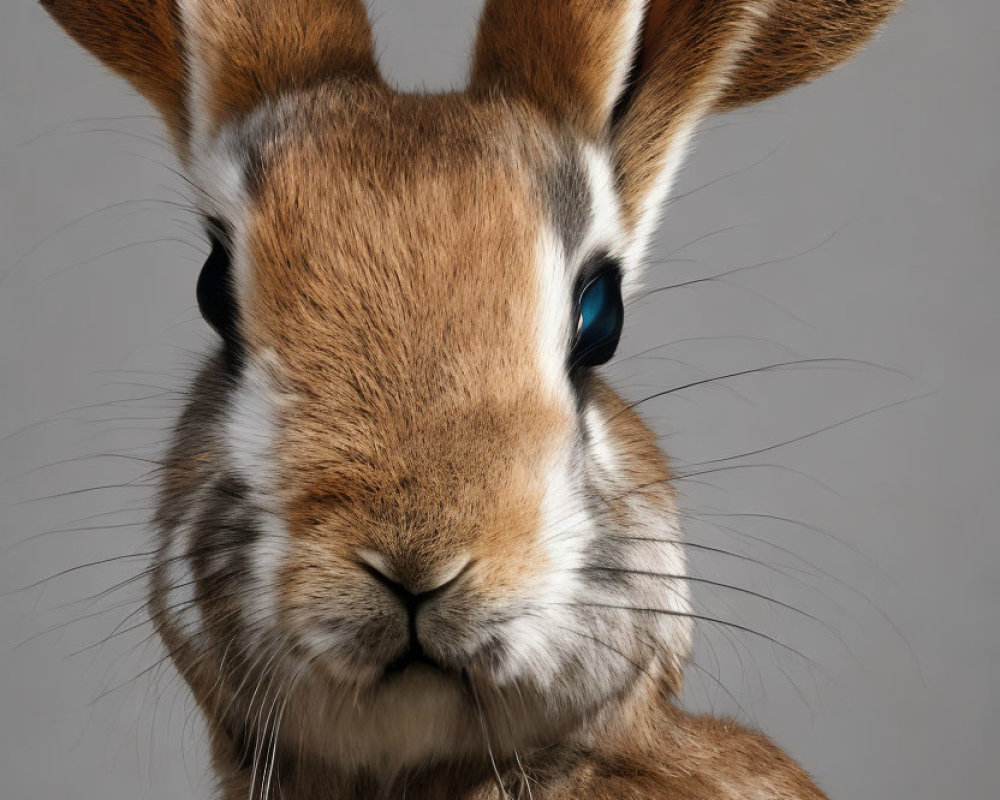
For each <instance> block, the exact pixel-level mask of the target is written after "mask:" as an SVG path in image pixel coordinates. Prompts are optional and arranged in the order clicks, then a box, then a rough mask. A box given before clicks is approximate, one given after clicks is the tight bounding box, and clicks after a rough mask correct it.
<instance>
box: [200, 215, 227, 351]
mask: <svg viewBox="0 0 1000 800" xmlns="http://www.w3.org/2000/svg"><path fill="white" fill-rule="evenodd" d="M209 238H210V239H211V243H212V252H211V253H210V254H209V256H208V260H207V261H205V266H204V267H202V270H201V275H199V276H198V310H199V311H201V315H202V317H204V319H205V322H207V323H208V324H209V325H211V326H212V327H213V328H214V329H215V332H216V333H218V334H219V336H221V337H222V339H223V341H225V342H226V344H227V346H234V345H235V342H236V302H235V292H234V287H233V278H232V264H231V263H230V259H229V249H228V247H227V246H226V244H225V235H224V234H223V233H222V232H221V229H220V228H219V227H218V226H215V225H213V226H211V229H210V231H209Z"/></svg>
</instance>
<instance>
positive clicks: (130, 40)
mask: <svg viewBox="0 0 1000 800" xmlns="http://www.w3.org/2000/svg"><path fill="white" fill-rule="evenodd" d="M41 3H42V6H44V8H45V10H46V11H48V12H49V14H51V15H52V16H53V18H55V20H56V22H58V23H59V24H60V25H62V27H63V28H64V29H65V30H66V32H67V33H68V34H69V35H70V36H72V37H73V38H74V39H76V40H77V41H78V42H79V43H80V44H82V45H83V46H84V47H86V48H87V49H88V50H89V51H90V52H91V53H93V54H94V55H95V56H97V57H98V58H99V59H100V60H101V61H102V62H104V63H105V64H106V65H107V66H108V67H110V68H111V69H113V70H114V71H115V72H117V73H119V74H120V75H122V76H124V77H125V78H127V79H128V80H129V81H130V82H131V83H132V84H133V85H134V86H135V88H136V89H138V90H139V91H140V92H142V94H144V95H145V96H146V97H147V98H148V99H149V100H150V102H152V103H153V105H154V106H156V109H157V110H158V111H159V112H160V113H161V114H162V115H163V118H164V119H165V120H166V122H167V126H168V127H169V129H170V132H171V134H172V136H173V137H174V141H175V142H176V143H177V144H178V145H182V143H183V142H184V141H185V140H186V137H187V124H188V121H187V108H186V105H185V102H186V100H185V93H186V91H187V70H186V67H185V64H184V44H183V42H182V39H181V31H180V21H179V19H178V15H177V8H176V6H175V4H174V0H117V1H116V2H93V1H92V0H41Z"/></svg>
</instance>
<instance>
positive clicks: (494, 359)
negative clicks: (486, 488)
mask: <svg viewBox="0 0 1000 800" xmlns="http://www.w3.org/2000/svg"><path fill="white" fill-rule="evenodd" d="M229 141H230V142H231V144H232V145H238V144H239V143H240V142H241V141H242V144H241V145H239V146H241V147H243V148H244V151H245V153H250V155H249V156H246V157H245V158H244V161H245V163H246V165H247V187H246V192H245V194H246V196H247V198H248V200H247V203H248V205H247V208H246V210H245V212H244V214H245V218H244V220H243V221H242V222H241V223H240V224H239V225H237V226H236V227H237V228H238V229H239V230H241V231H242V237H243V241H242V242H241V243H240V246H239V251H240V253H241V259H242V260H243V261H244V262H245V263H243V264H241V265H239V267H238V269H239V271H241V272H242V273H243V275H244V277H243V278H242V279H241V290H240V293H241V297H240V305H241V313H242V316H243V331H242V333H243V338H244V339H245V340H246V345H247V349H248V351H249V352H250V353H251V354H253V353H264V352H267V353H273V354H274V356H275V359H274V363H275V364H276V365H278V372H279V373H280V374H279V375H278V379H279V380H280V381H281V382H282V383H283V384H284V386H283V388H285V389H286V390H288V394H289V396H291V397H293V398H298V399H297V400H294V401H293V402H292V403H291V406H292V410H291V411H289V414H290V416H291V417H294V420H292V421H289V423H288V427H289V429H290V430H289V433H288V435H287V437H286V439H285V442H284V443H283V448H284V449H285V450H286V451H287V452H288V453H292V452H294V453H295V454H294V455H293V456H289V458H290V461H291V462H293V463H291V465H290V467H289V468H290V469H291V470H292V471H293V472H297V471H298V470H297V467H296V465H302V464H309V465H311V467H312V468H313V472H312V474H313V475H314V478H316V479H314V480H307V481H304V482H303V483H304V484H306V485H307V486H308V485H316V484H317V483H319V482H320V480H318V479H319V475H318V474H317V473H316V472H315V467H316V465H317V463H320V462H321V463H322V464H323V465H324V468H325V469H326V468H328V469H329V470H333V471H338V474H337V475H336V480H333V478H334V476H333V475H332V474H331V473H330V472H327V473H326V474H325V475H324V476H323V479H322V481H321V482H322V483H323V484H325V485H336V486H340V487H342V488H343V487H345V486H349V485H351V484H352V483H353V484H354V485H356V486H358V487H362V485H363V484H369V485H368V488H371V487H370V481H372V480H375V479H374V478H373V477H372V473H373V471H372V470H368V471H365V474H364V475H362V474H361V472H357V471H354V472H353V474H352V475H350V476H348V475H346V474H345V473H344V470H345V469H346V467H345V466H344V465H357V464H358V463H371V462H372V459H373V458H375V455H373V454H374V453H376V452H377V453H379V454H384V453H385V452H386V449H387V448H389V449H391V450H392V451H393V452H395V453H396V454H397V455H399V454H401V453H403V452H404V451H406V450H407V449H412V450H413V457H414V459H417V460H420V461H422V462H428V461H432V460H434V459H438V460H443V461H445V462H447V460H449V459H450V460H451V462H452V463H457V461H461V462H462V463H463V464H464V468H465V469H466V471H467V472H475V473H477V474H478V475H479V477H481V478H482V479H483V481H485V480H486V475H487V473H488V472H489V471H490V470H491V469H492V470H494V471H502V469H503V467H504V465H505V464H506V465H513V464H514V463H520V464H522V465H524V464H530V465H531V469H532V470H534V469H536V468H537V469H543V468H544V463H543V462H544V461H545V460H546V458H547V457H548V452H549V450H550V449H551V448H550V446H548V445H545V446H543V445H542V443H543V442H549V443H550V444H551V443H552V441H553V437H554V438H555V439H557V440H562V441H564V442H565V441H567V440H568V438H569V437H570V435H571V428H572V425H573V424H575V423H574V422H573V415H574V413H575V410H574V408H573V407H572V405H571V403H568V402H567V396H568V395H567V394H565V393H564V394H563V395H562V396H560V397H558V398H553V397H550V396H548V394H547V392H548V390H547V387H546V384H545V382H544V381H542V380H540V379H539V374H538V373H539V369H540V366H539V360H538V358H537V350H538V347H539V341H540V337H542V336H543V333H542V331H541V330H540V323H539V322H538V320H539V318H540V316H541V312H540V308H541V303H542V301H543V299H544V298H543V297H542V296H541V290H540V286H539V270H540V269H542V268H543V266H544V267H545V268H546V269H551V270H552V271H553V272H556V273H559V274H556V275H555V279H556V281H555V282H556V283H557V284H558V287H559V288H558V290H559V291H560V292H562V293H563V294H564V295H565V298H564V299H565V302H564V303H563V305H565V309H564V313H562V314H561V315H559V319H560V320H561V319H562V318H563V317H564V318H565V336H564V337H563V336H559V331H556V336H555V337H552V338H553V339H554V341H552V342H546V343H545V345H544V346H548V347H551V348H552V349H553V351H555V353H556V355H557V356H558V357H560V358H562V359H563V360H564V358H565V357H564V356H560V355H559V353H558V351H559V348H560V347H562V346H565V347H567V348H568V346H569V344H570V338H571V330H570V323H571V317H572V306H571V287H572V284H573V280H574V277H575V267H576V264H575V263H574V262H575V260H576V259H577V258H578V256H579V254H580V253H581V252H582V248H589V247H592V246H595V242H597V241H599V240H600V237H599V236H596V235H594V234H592V232H591V231H590V227H591V222H590V220H591V217H592V215H593V210H592V200H593V198H592V197H591V188H590V187H591V184H593V183H594V181H593V179H592V178H591V176H590V174H589V172H588V166H587V159H586V158H585V157H584V156H582V155H580V150H579V148H578V146H577V145H575V144H574V143H573V142H572V141H571V140H568V139H566V140H563V139H562V138H561V137H560V136H559V135H558V134H557V133H554V132H551V129H549V128H547V127H546V126H544V125H541V124H539V120H538V119H537V117H536V114H535V112H533V111H531V110H530V108H528V107H527V106H519V105H516V104H515V105H511V104H508V103H505V102H496V103H493V102H479V101H471V100H469V99H468V98H465V97H463V96H460V95H448V96H442V97H430V98H417V97H411V96H406V95H398V94H394V93H390V92H388V91H383V90H381V89H378V88H373V87H371V86H363V85H357V84H349V83H348V84H344V85H340V86H333V87H325V88H323V89H321V90H316V91H313V92H311V93H309V95H308V96H300V97H298V98H296V101H295V102H294V103H290V102H289V103H285V104H282V105H277V106H273V107H270V108H264V109H262V110H261V112H260V113H259V114H258V115H257V116H256V117H255V118H254V119H252V120H251V122H250V123H249V124H248V125H247V126H244V127H243V128H242V129H240V130H236V131H234V132H233V133H232V135H231V136H229ZM574 204H575V205H576V206H577V207H574ZM557 205H558V210H557V209H556V206H557ZM574 226H577V227H578V228H579V232H577V233H571V232H569V231H568V230H567V232H566V233H565V236H564V234H563V233H562V232H559V229H560V228H566V229H569V228H573V227H574ZM543 240H558V241H560V242H563V244H562V245H561V247H560V253H561V254H562V255H563V256H564V258H560V259H559V260H558V262H557V263H553V264H549V263H546V264H545V265H542V264H540V262H539V255H538V254H539V249H540V242H542V241H543ZM564 240H565V242H564ZM568 243H572V246H570V244H568ZM571 250H573V251H574V252H572V253H570V252H569V251H571ZM557 327H558V325H557ZM567 380H568V379H567ZM435 415H437V416H435ZM460 415H472V416H473V417H475V416H476V415H479V416H478V419H475V420H473V421H471V422H469V427H468V428H467V429H466V430H465V431H464V432H462V433H459V432H458V429H459V426H458V425H457V423H456V418H457V417H458V416H460ZM449 430H450V434H449V435H447V436H445V434H446V433H447V432H448V431H449ZM473 433H474V434H475V436H476V440H475V441H463V440H462V436H464V435H466V434H468V435H469V436H472V435H473ZM438 434H440V438H439V436H438ZM420 437H423V438H420ZM501 439H502V441H501ZM435 441H438V442H451V444H452V445H454V448H455V449H454V450H453V451H452V452H444V451H443V450H442V448H444V449H445V450H447V449H448V447H446V446H445V445H444V444H441V445H440V446H437V445H434V444H432V442H435ZM317 443H320V444H317ZM345 448H348V449H350V450H351V452H350V453H347V452H346V451H345ZM463 448H464V449H465V452H464V453H460V452H459V451H461V450H462V449H463ZM473 451H475V453H477V454H479V455H474V454H473ZM487 453H489V456H488V457H487V455H486V454H487ZM477 459H478V460H477ZM397 461H399V459H397ZM414 468H416V467H415V466H414V465H413V464H412V463H411V464H409V465H407V466H405V467H404V466H400V467H399V469H398V470H393V469H389V468H387V466H386V461H385V460H383V461H382V462H381V463H380V471H381V472H382V473H383V474H384V475H388V474H392V473H393V472H394V471H395V472H399V473H402V472H403V471H406V470H410V469H414ZM436 472H438V473H439V474H440V473H441V470H440V469H437V470H436ZM533 477H534V478H536V479H537V477H538V476H537V473H534V472H533ZM524 478H525V481H526V483H527V481H528V476H527V475H525V476H524ZM387 479H388V478H387ZM512 479H513V478H512ZM289 483H293V481H291V480H290V481H289ZM307 486H306V487H305V488H304V489H303V490H304V491H307V492H308V491H310V490H309V489H308V488H307Z"/></svg>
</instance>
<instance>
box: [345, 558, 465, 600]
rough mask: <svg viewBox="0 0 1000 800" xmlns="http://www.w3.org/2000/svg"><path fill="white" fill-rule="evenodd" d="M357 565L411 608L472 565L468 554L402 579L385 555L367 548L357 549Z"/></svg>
mask: <svg viewBox="0 0 1000 800" xmlns="http://www.w3.org/2000/svg"><path fill="white" fill-rule="evenodd" d="M358 558H359V559H360V561H361V568H362V569H363V570H364V571H365V572H367V573H368V574H369V575H371V576H372V578H374V579H375V580H376V581H378V582H379V583H381V584H382V585H383V586H385V587H386V588H387V589H389V590H390V591H391V592H392V593H393V594H395V595H396V596H397V597H399V598H400V599H401V600H402V601H403V603H404V605H406V607H407V608H408V609H410V610H411V612H412V611H415V610H416V607H417V606H418V605H420V603H421V602H422V601H424V600H427V599H430V598H431V597H435V596H437V595H439V594H441V593H443V592H445V591H447V590H448V589H449V588H450V587H451V586H453V585H454V584H455V583H456V582H457V581H458V580H459V579H460V578H461V577H462V576H463V575H465V573H466V572H468V570H469V569H470V567H471V566H472V560H471V559H470V558H469V557H468V556H462V557H460V558H457V559H454V560H453V561H451V562H450V563H449V564H448V565H447V566H446V567H445V568H444V569H441V570H437V571H434V572H430V571H428V572H426V573H424V574H418V575H417V577H415V578H413V579H409V580H407V579H404V578H402V577H400V575H399V573H398V572H397V571H396V570H394V569H393V568H392V566H391V565H390V564H389V562H388V561H387V559H386V558H385V557H384V556H382V555H381V554H379V553H375V552H372V551H370V550H362V551H359V552H358Z"/></svg>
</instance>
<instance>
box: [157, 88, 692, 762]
mask: <svg viewBox="0 0 1000 800" xmlns="http://www.w3.org/2000/svg"><path fill="white" fill-rule="evenodd" d="M348 108H349V109H350V117H349V118H347V117H346V116H344V114H346V111H347V109H348ZM359 108H362V109H364V110H365V113H360V114H359V111H358V109H359ZM342 109H343V112H342ZM539 131H547V132H546V133H545V135H544V136H543V135H540V134H539ZM498 132H500V135H499V136H498ZM220 141H224V142H230V143H238V145H239V150H238V152H239V153H247V152H251V153H254V154H255V157H254V158H253V159H252V160H251V159H245V158H244V159H243V160H242V161H235V159H234V160H233V162H232V163H231V164H229V165H228V166H227V168H226V170H225V171H226V174H229V175H231V176H233V175H239V178H240V182H239V184H238V191H234V192H232V195H231V197H230V198H228V199H225V200H224V202H223V203H220V204H219V205H217V206H216V207H215V208H214V209H213V211H212V215H213V216H214V217H216V218H218V219H220V220H221V223H222V224H223V225H224V226H225V228H226V229H228V230H229V231H231V232H232V233H231V234H230V237H229V239H230V241H229V244H228V249H229V259H230V261H231V271H232V291H233V294H234V298H233V303H232V305H233V306H234V307H235V309H236V314H237V317H238V322H237V323H236V324H235V326H234V328H235V330H236V331H237V332H236V334H235V337H236V340H232V341H230V342H229V347H230V348H233V349H234V350H235V351H237V352H238V355H236V356H235V357H230V358H229V359H228V360H227V359H226V358H225V357H224V356H220V358H219V360H218V361H216V362H213V364H211V365H210V366H209V367H207V368H206V372H205V374H204V375H203V376H202V378H201V380H200V382H199V384H198V386H197V387H196V389H195V391H194V392H193V395H192V399H191V405H190V408H189V410H188V413H187V414H186V416H185V418H184V420H183V421H182V423H181V425H180V428H179V430H178V441H177V445H176V447H175V450H174V455H173V457H172V460H171V466H170V469H169V474H170V478H169V479H168V481H167V487H168V488H167V490H166V491H165V492H164V495H163V499H162V504H161V505H162V511H161V522H162V527H163V531H164V533H163V538H162V547H161V556H160V559H159V568H158V570H157V574H156V581H155V593H154V610H155V611H156V612H157V618H158V620H159V623H160V625H161V627H162V628H163V631H164V636H165V638H166V639H167V641H168V642H169V643H170V644H171V647H172V649H176V650H178V651H179V652H182V653H184V654H185V655H186V656H187V657H181V658H180V659H179V662H180V663H181V664H182V668H186V671H187V673H188V677H189V680H190V681H191V682H192V684H193V685H194V686H195V687H196V691H198V687H201V692H200V693H199V694H200V699H201V700H202V702H207V703H210V704H213V703H216V702H219V700H218V698H225V697H229V699H228V700H226V702H227V703H229V704H230V706H231V708H232V712H233V713H235V715H236V716H237V717H239V718H246V717H248V716H250V715H249V714H248V713H247V708H249V707H252V706H254V705H255V704H256V703H264V704H265V708H266V704H268V703H274V702H276V696H277V695H278V694H280V695H281V700H282V701H284V699H286V697H295V696H296V689H295V688H293V687H299V691H300V692H302V693H303V695H302V696H303V697H305V696H306V695H307V696H308V702H305V700H302V701H301V702H298V701H292V703H291V704H290V706H289V707H290V708H292V709H293V710H292V711H290V712H289V713H290V714H295V715H297V716H298V725H299V727H302V728H304V729H305V730H307V731H311V734H310V735H309V736H307V737H306V741H307V742H309V741H311V740H313V739H315V740H318V741H319V742H322V746H317V749H318V750H322V751H323V752H331V748H330V747H329V744H330V740H331V739H333V740H335V741H336V744H337V748H334V749H333V750H332V751H333V752H341V753H343V754H344V756H345V758H348V759H350V760H355V761H358V762H361V763H371V764H375V763H377V764H380V765H383V766H386V765H390V764H391V763H392V762H398V763H396V766H399V767H404V766H409V765H411V764H414V763H424V762H427V761H433V760H434V759H435V758H453V757H455V756H457V755H458V756H460V755H463V754H467V753H469V752H471V751H475V752H480V751H481V750H482V746H483V730H484V725H485V726H486V727H485V729H486V730H489V731H490V735H491V737H492V739H493V741H491V742H490V747H491V748H492V749H495V750H498V751H505V750H510V749H512V748H514V747H517V746H520V745H524V744H526V743H532V744H539V743H544V742H546V741H549V740H553V739H554V738H555V737H557V736H558V735H560V734H562V733H563V732H564V731H565V730H566V728H567V727H569V726H572V725H573V724H575V723H576V722H578V721H580V720H581V719H582V718H584V717H586V716H589V715H591V714H593V713H594V712H595V711H596V710H597V709H599V708H600V707H601V706H603V705H604V704H605V703H606V702H608V701H609V700H610V699H612V698H614V697H619V696H621V695H622V694H623V693H624V692H626V691H627V690H628V687H629V686H630V685H632V684H633V683H634V682H635V681H636V680H637V679H638V678H639V677H641V676H643V675H644V674H647V673H649V672H670V673H671V674H673V673H675V672H676V671H677V670H678V669H679V665H680V663H681V662H682V660H683V658H684V656H685V654H686V651H687V648H688V639H689V634H688V624H687V623H688V620H687V618H686V617H685V616H684V614H685V612H686V611H687V609H688V602H687V593H686V590H685V587H684V583H683V580H682V578H681V576H682V575H683V572H684V565H683V559H682V555H681V552H680V549H679V545H678V541H677V536H678V533H677V521H676V512H675V508H674V500H673V496H672V493H671V490H670V487H669V484H668V483H667V481H668V477H669V475H668V472H667V468H666V465H665V463H664V460H663V458H662V456H661V455H660V454H659V452H658V450H657V449H656V446H655V442H654V438H653V436H652V434H651V433H650V432H649V431H648V430H647V429H646V428H645V427H644V426H643V425H642V423H641V422H640V421H639V420H638V419H637V418H636V417H635V416H634V415H633V414H632V412H631V411H630V410H629V409H628V408H627V407H626V406H625V405H624V404H623V403H622V402H621V401H620V400H619V399H618V398H617V397H616V396H615V395H614V394H613V393H612V392H611V391H610V390H609V389H608V387H607V386H606V384H605V383H604V382H603V381H602V380H601V379H600V377H599V376H598V375H596V374H595V373H594V372H593V371H591V370H588V369H584V368H580V367H577V366H574V365H573V364H572V348H573V344H574V339H575V337H576V335H577V331H576V327H575V326H576V323H577V319H576V317H577V315H578V314H579V311H578V306H577V302H578V301H577V299H576V297H575V296H574V294H575V293H576V292H577V291H578V287H579V285H580V282H581V274H584V275H585V274H586V273H587V272H588V271H590V272H593V271H594V270H595V269H604V270H607V269H613V270H615V271H616V273H617V272H618V271H623V270H624V271H627V270H629V269H630V266H629V265H628V264H626V263H624V259H623V258H622V256H621V255H620V254H621V253H622V252H623V251H624V249H625V247H626V245H627V242H625V241H623V239H622V237H621V235H620V230H619V229H618V224H617V221H616V214H617V201H616V199H615V196H614V193H613V191H612V190H611V189H610V188H609V187H610V186H611V181H610V178H609V175H610V168H609V166H608V165H607V162H606V160H605V159H604V158H603V157H602V156H601V155H600V153H599V152H598V151H596V150H595V149H594V148H589V147H585V146H582V145H579V144H577V143H576V142H575V141H574V140H573V139H572V138H571V137H569V136H567V135H564V134H561V133H560V132H558V131H555V130H547V129H546V128H545V127H544V125H543V124H542V123H541V121H540V120H539V119H537V118H535V117H534V116H533V115H532V114H531V113H530V112H528V111H527V110H526V109H523V108H518V107H517V106H514V105H507V104H490V103H472V102H469V101H467V100H464V99H459V98H454V97H451V98H448V97H446V98H438V99H435V100H427V99H422V100H419V101H418V100H415V99H412V98H405V97H404V98H399V97H397V96H394V95H388V94H385V95H382V96H379V95H378V94H377V93H373V92H371V91H370V90H364V91H363V92H362V93H361V94H360V96H351V95H350V94H349V93H347V92H344V91H340V92H337V93H331V94H329V95H328V96H318V97H317V98H316V101H315V103H314V104H312V105H307V106H303V105H302V104H298V105H296V106H295V107H288V108H286V109H281V108H276V109H271V115H270V117H269V118H267V119H265V118H264V117H263V115H261V116H258V117H257V118H255V119H254V120H253V121H252V123H251V124H248V125H246V126H243V127H242V128H240V129H234V130H233V131H232V132H231V133H230V134H227V135H224V136H222V137H220ZM225 156H226V154H225V153H216V155H215V162H214V163H215V165H216V168H218V164H220V163H222V159H223V158H224V157H225ZM239 165H243V166H242V174H240V169H241V167H240V166H239ZM373 165H378V168H377V169H375V168H373ZM232 185H233V184H232V182H231V183H230V186H232ZM216 202H218V201H217V200H216ZM236 213H238V214H240V216H239V217H238V218H236V217H235V216H234V215H235V214H236ZM623 283H624V285H625V287H626V289H627V288H628V286H630V285H631V276H630V275H628V274H626V275H625V276H624V280H623ZM220 369H221V371H222V374H221V375H220ZM651 539H657V540H660V541H657V542H651V541H649V540H651ZM643 540H645V541H643ZM654 573H656V575H654ZM671 576H673V577H671ZM637 608H638V609H642V608H645V609H654V608H655V609H662V612H663V613H661V614H657V615H649V614H641V613H637V612H636V611H635V610H634V609H637ZM226 651H229V658H228V663H223V662H224V661H226V659H225V653H226ZM220 676H221V677H220ZM262 687H263V688H262ZM267 687H270V689H268V688H267ZM277 687H281V689H280V692H279V688H277ZM306 687H308V690H307V689H306ZM320 687H321V688H320ZM255 691H256V693H257V697H256V698H255V697H253V693H254V692H255ZM428 718H431V719H433V720H434V721H435V722H434V724H433V725H430V726H429V725H427V719H428Z"/></svg>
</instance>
